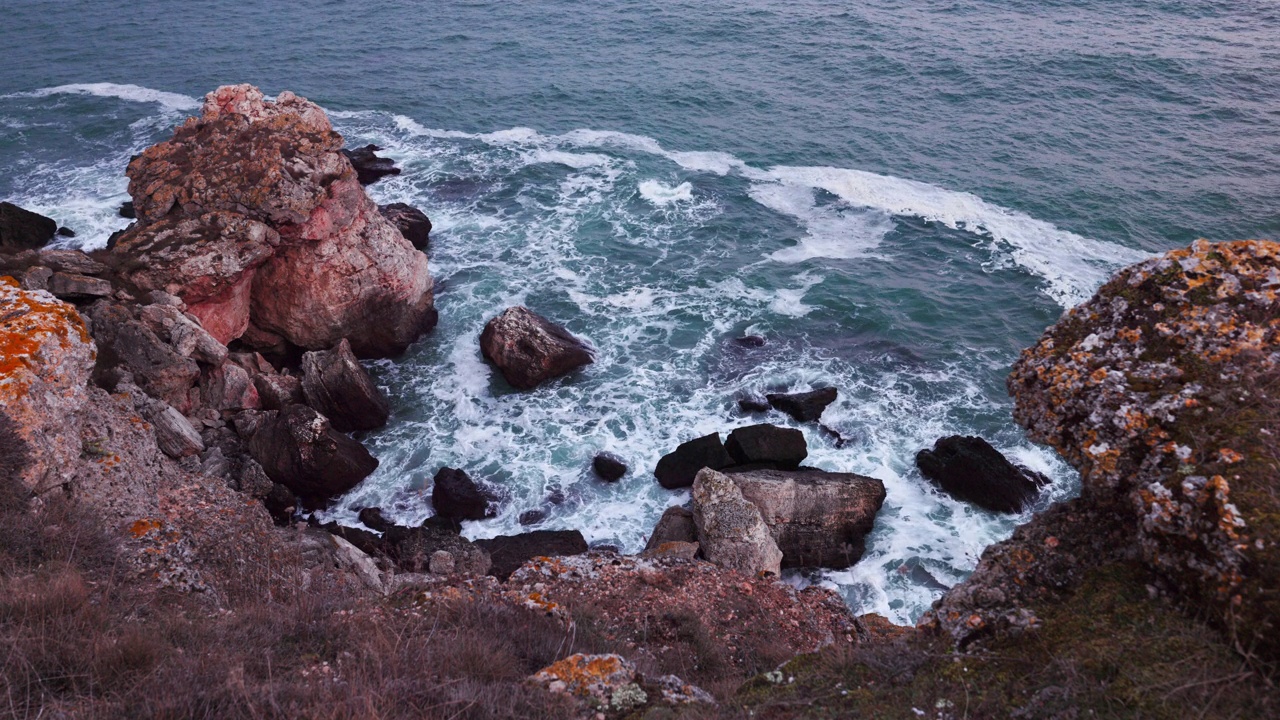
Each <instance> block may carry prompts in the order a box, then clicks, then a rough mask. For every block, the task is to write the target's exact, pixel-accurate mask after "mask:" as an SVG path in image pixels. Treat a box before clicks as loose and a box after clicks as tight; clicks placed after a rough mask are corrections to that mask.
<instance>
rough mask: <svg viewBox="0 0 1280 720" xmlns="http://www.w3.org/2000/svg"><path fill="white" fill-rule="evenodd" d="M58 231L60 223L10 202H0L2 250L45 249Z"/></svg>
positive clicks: (0, 241)
mask: <svg viewBox="0 0 1280 720" xmlns="http://www.w3.org/2000/svg"><path fill="white" fill-rule="evenodd" d="M57 231H58V223H56V222H54V221H53V220H51V219H49V218H47V217H45V216H43V215H41V214H39V213H33V212H31V211H30V210H25V209H23V208H20V207H18V206H17V205H14V204H13V203H10V202H0V250H33V249H36V248H41V247H44V246H45V245H47V244H49V241H50V240H52V239H53V235H54V233H56V232H57Z"/></svg>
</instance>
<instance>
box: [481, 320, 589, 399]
mask: <svg viewBox="0 0 1280 720" xmlns="http://www.w3.org/2000/svg"><path fill="white" fill-rule="evenodd" d="M480 350H481V352H482V353H483V354H484V356H485V358H487V359H488V360H489V362H492V363H493V364H494V365H496V366H497V367H498V370H499V371H501V372H502V376H503V377H504V378H506V380H507V382H508V383H510V384H511V386H512V387H514V388H517V389H520V390H529V389H532V388H534V387H537V386H538V385H539V384H541V383H543V382H545V381H547V380H550V379H552V378H557V377H560V376H561V375H566V374H568V373H570V372H573V371H574V370H576V369H578V368H580V367H582V366H583V365H588V364H590V363H591V362H592V361H593V359H594V358H593V353H592V350H591V348H590V347H588V346H587V344H586V343H584V342H582V341H581V340H579V339H578V338H576V337H574V336H573V335H572V334H570V333H569V331H568V330H565V329H564V328H562V327H560V326H559V325H556V324H555V323H553V322H551V321H550V320H548V319H546V318H544V317H542V316H541V315H538V314H537V313H535V312H533V311H532V310H530V309H529V308H526V307H512V308H507V309H506V310H504V311H502V312H501V313H500V314H499V315H498V316H497V317H495V318H493V319H492V320H490V321H489V322H488V323H487V324H485V326H484V332H482V333H480Z"/></svg>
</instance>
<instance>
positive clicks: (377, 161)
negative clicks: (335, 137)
mask: <svg viewBox="0 0 1280 720" xmlns="http://www.w3.org/2000/svg"><path fill="white" fill-rule="evenodd" d="M381 149H382V148H380V147H378V146H377V145H365V146H364V147H360V148H355V149H354V150H345V149H344V150H343V151H342V154H343V155H346V156H347V159H348V160H350V161H351V166H352V167H354V168H355V169H356V178H358V179H359V180H360V184H361V185H372V184H373V183H376V182H378V181H379V180H381V179H382V178H384V177H386V176H388V175H399V174H400V168H398V167H396V161H395V160H392V159H391V158H384V157H378V151H379V150H381Z"/></svg>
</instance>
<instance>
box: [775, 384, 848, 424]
mask: <svg viewBox="0 0 1280 720" xmlns="http://www.w3.org/2000/svg"><path fill="white" fill-rule="evenodd" d="M836 393H837V390H836V389H835V388H833V387H829V388H821V389H819V390H813V391H811V392H803V393H789V394H788V393H770V394H769V395H766V396H765V398H766V399H767V400H768V401H769V404H770V405H772V406H773V407H774V408H776V409H778V410H781V411H782V412H784V413H786V414H788V415H790V416H791V417H793V418H795V419H796V420H797V421H799V422H812V421H814V420H817V419H819V418H821V417H822V412H823V411H824V410H826V409H827V406H828V405H830V404H831V403H833V402H835V401H836Z"/></svg>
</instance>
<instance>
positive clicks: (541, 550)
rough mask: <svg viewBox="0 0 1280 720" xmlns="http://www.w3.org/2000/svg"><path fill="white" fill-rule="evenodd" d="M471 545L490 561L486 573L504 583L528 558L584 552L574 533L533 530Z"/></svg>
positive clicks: (577, 533)
mask: <svg viewBox="0 0 1280 720" xmlns="http://www.w3.org/2000/svg"><path fill="white" fill-rule="evenodd" d="M475 542H476V546H478V547H480V548H482V549H484V550H485V551H486V552H488V553H489V557H491V558H493V567H492V569H491V570H490V574H492V575H494V576H496V577H497V578H498V579H499V580H506V579H507V577H509V576H510V575H511V573H513V572H515V571H516V570H517V569H518V568H519V567H520V566H521V565H524V564H525V563H526V562H528V561H529V560H530V559H532V558H535V557H562V556H566V555H580V554H582V553H584V552H586V551H587V549H588V548H587V541H586V540H585V539H584V538H583V537H582V533H580V532H578V531H577V530H534V531H533V532H527V533H521V534H519V535H506V536H501V537H496V538H491V539H488V540H477V541H475Z"/></svg>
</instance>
